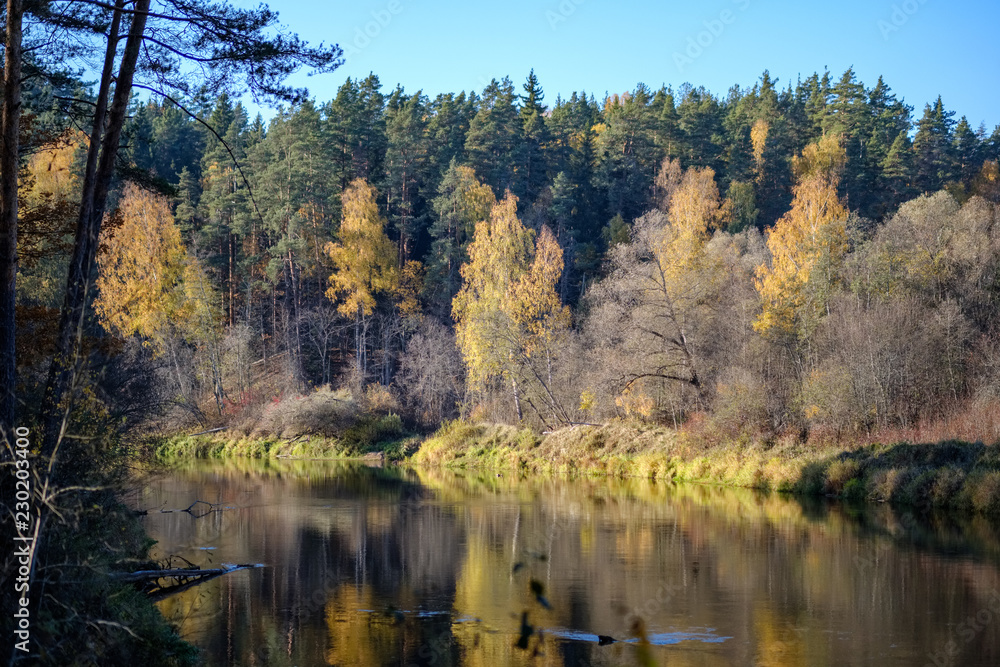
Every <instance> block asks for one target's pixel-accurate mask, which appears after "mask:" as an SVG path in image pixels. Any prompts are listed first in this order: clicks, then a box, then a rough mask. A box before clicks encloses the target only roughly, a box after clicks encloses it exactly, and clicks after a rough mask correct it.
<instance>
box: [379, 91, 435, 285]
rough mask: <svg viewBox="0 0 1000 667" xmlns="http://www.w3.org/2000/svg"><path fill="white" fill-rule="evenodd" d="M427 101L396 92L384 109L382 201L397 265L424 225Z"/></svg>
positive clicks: (406, 257) (411, 248) (407, 254)
mask: <svg viewBox="0 0 1000 667" xmlns="http://www.w3.org/2000/svg"><path fill="white" fill-rule="evenodd" d="M426 102H427V100H426V99H425V98H424V97H423V96H422V95H421V94H420V92H419V91H418V92H417V94H415V95H405V94H404V93H403V89H402V88H397V89H396V90H395V91H394V92H393V93H392V95H390V96H389V101H388V104H387V108H386V137H387V139H388V147H387V150H386V154H385V163H386V183H385V190H386V200H387V204H388V210H389V218H390V221H391V222H392V223H393V226H394V227H395V229H396V233H397V235H398V236H397V238H398V240H399V249H398V254H399V263H400V266H402V265H403V264H405V263H406V261H407V260H409V259H410V257H411V256H412V255H413V253H414V251H415V246H416V244H417V243H418V242H419V240H420V237H421V236H422V234H423V232H424V227H425V225H426V211H425V210H424V208H425V207H424V203H423V197H422V195H423V183H424V181H425V180H426V177H427V170H428V168H429V164H428V152H429V141H428V136H427V105H426Z"/></svg>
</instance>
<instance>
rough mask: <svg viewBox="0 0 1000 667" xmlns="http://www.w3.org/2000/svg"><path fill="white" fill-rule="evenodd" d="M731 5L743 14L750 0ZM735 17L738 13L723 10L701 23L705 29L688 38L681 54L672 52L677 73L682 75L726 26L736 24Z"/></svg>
mask: <svg viewBox="0 0 1000 667" xmlns="http://www.w3.org/2000/svg"><path fill="white" fill-rule="evenodd" d="M732 3H733V5H735V6H736V8H737V9H738V10H739V11H740V12H745V11H746V10H747V9H748V8H749V7H750V0H732ZM737 16H738V13H737V12H735V11H733V10H732V9H723V10H722V11H721V12H719V14H718V16H716V17H715V18H713V19H709V20H707V21H702V22H701V24H702V26H704V28H705V29H704V30H701V31H699V32H698V33H697V34H695V35H693V36H690V35H689V36H688V38H687V46H686V47H685V48H684V51H683V52H681V51H674V53H673V59H674V65H676V66H677V71H678V72H680V73H682V74H683V73H684V68H685V67H687V66H688V65H693V64H694V61H695V60H697V59H698V58H700V57H701V56H702V54H703V53H705V50H706V49H708V48H710V47H711V46H712V45H713V44H715V41H716V40H717V39H719V37H721V36H722V33H724V32H725V31H726V26H729V25H732V24H734V23H736V18H737Z"/></svg>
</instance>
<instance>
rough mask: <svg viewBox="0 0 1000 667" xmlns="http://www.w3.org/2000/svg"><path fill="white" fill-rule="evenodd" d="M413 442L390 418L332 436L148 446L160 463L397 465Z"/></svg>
mask: <svg viewBox="0 0 1000 667" xmlns="http://www.w3.org/2000/svg"><path fill="white" fill-rule="evenodd" d="M418 442H419V438H418V437H416V436H414V435H412V434H410V433H408V432H407V430H406V429H405V428H404V426H403V422H402V420H400V418H399V416H397V415H395V414H387V415H362V416H359V417H358V418H357V419H356V420H355V421H354V423H352V424H351V425H350V426H349V427H347V428H344V429H343V430H342V431H340V432H338V433H310V434H299V435H258V434H252V435H246V434H243V433H240V432H238V431H235V430H234V431H221V432H218V433H212V434H205V435H193V436H190V435H174V436H170V437H165V438H160V439H157V440H155V441H153V442H151V443H150V446H151V447H152V450H153V453H154V455H155V457H156V459H157V460H158V461H159V462H161V463H164V464H168V465H169V464H171V463H175V462H177V461H179V460H184V459H189V458H230V457H250V458H271V457H289V458H348V457H362V456H367V455H377V456H379V457H380V458H384V459H385V460H389V461H398V460H401V459H402V458H404V456H405V455H406V453H407V452H408V451H410V450H412V449H413V448H415V447H416V445H417V443H418Z"/></svg>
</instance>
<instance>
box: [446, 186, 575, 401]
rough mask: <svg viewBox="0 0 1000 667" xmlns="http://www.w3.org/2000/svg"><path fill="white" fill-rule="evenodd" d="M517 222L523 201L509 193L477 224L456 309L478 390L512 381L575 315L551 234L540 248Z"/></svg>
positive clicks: (541, 241) (464, 351)
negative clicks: (562, 294)
mask: <svg viewBox="0 0 1000 667" xmlns="http://www.w3.org/2000/svg"><path fill="white" fill-rule="evenodd" d="M533 236H534V234H533V233H532V231H531V230H530V229H526V228H525V227H524V225H523V224H521V221H520V220H518V218H517V198H516V197H515V196H514V195H512V194H510V193H509V192H508V193H507V196H506V197H504V199H503V200H501V201H500V202H498V203H497V204H496V205H495V206H494V207H493V210H492V211H491V212H490V217H489V220H483V221H481V222H479V223H477V224H476V233H475V237H474V239H473V241H472V243H471V244H470V245H469V250H468V252H469V261H468V263H466V264H465V265H463V266H462V270H461V273H462V278H463V279H464V284H463V286H462V289H461V290H460V291H459V293H458V294H457V295H456V296H455V300H454V302H453V303H452V313H453V315H454V317H455V321H456V325H455V331H456V336H457V339H458V345H459V348H460V349H461V351H462V356H463V358H464V359H465V363H466V365H467V367H468V369H469V381H470V384H471V385H472V386H473V387H477V388H482V387H483V386H485V384H486V383H487V382H488V381H489V380H490V379H491V378H493V377H496V376H498V375H508V374H509V373H510V372H511V370H512V368H514V367H516V366H518V365H519V364H521V363H523V362H524V361H526V360H527V359H529V358H530V357H531V356H532V354H534V352H535V351H536V350H537V349H538V348H540V347H544V346H546V345H549V344H550V343H551V341H552V336H553V334H554V332H555V331H558V330H559V329H560V328H561V327H564V326H565V325H566V324H567V323H568V319H569V311H568V309H567V308H565V307H564V306H563V305H562V304H561V302H560V300H559V295H558V293H557V292H556V285H557V284H558V282H559V277H560V276H561V275H562V269H563V260H562V249H561V248H560V247H559V244H558V242H557V241H556V239H555V237H554V236H553V235H552V232H551V231H549V229H548V228H547V227H543V228H542V233H541V234H540V235H539V238H538V241H537V243H535V244H532V237H533Z"/></svg>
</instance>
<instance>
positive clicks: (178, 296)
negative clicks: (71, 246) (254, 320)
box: [94, 184, 216, 348]
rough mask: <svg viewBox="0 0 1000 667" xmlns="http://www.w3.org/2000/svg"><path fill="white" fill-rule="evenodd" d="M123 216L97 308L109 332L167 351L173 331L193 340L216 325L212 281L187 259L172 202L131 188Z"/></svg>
mask: <svg viewBox="0 0 1000 667" xmlns="http://www.w3.org/2000/svg"><path fill="white" fill-rule="evenodd" d="M119 214H120V219H121V224H120V225H119V226H118V227H117V228H115V229H114V230H113V231H108V229H105V232H104V233H103V235H102V236H103V238H102V241H103V244H104V245H105V247H106V249H107V250H106V252H104V253H101V254H100V255H99V258H98V267H99V273H98V278H97V289H98V291H99V296H98V298H97V299H96V301H95V302H94V308H95V310H96V311H97V315H98V317H99V318H100V321H101V324H102V325H103V326H104V327H105V329H107V330H108V331H116V332H118V333H119V334H121V335H123V336H131V335H139V336H142V337H144V338H146V339H147V340H148V342H149V343H150V344H152V345H154V346H155V347H157V348H161V347H162V346H163V344H164V342H165V339H166V338H167V336H168V335H169V334H170V332H171V331H172V330H179V331H180V332H181V333H182V334H183V335H184V336H185V337H189V338H190V337H197V336H198V335H199V332H200V333H204V331H206V330H208V329H211V327H213V326H215V324H216V323H215V322H214V318H213V316H212V314H211V304H212V301H213V294H214V293H213V290H212V287H211V284H210V282H209V280H208V276H207V275H205V272H204V270H203V269H202V267H201V266H200V264H199V263H198V262H197V261H196V260H195V259H194V258H189V257H188V256H187V252H186V250H185V248H184V245H183V243H182V242H181V235H180V230H178V229H177V226H176V225H175V224H174V218H173V215H172V214H171V212H170V204H169V202H168V201H167V199H166V198H165V197H163V196H162V195H157V194H153V193H151V192H148V191H146V190H142V189H140V188H138V187H136V186H135V185H132V184H129V185H126V186H125V191H124V194H123V197H122V201H121V206H120V210H119Z"/></svg>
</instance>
